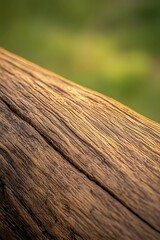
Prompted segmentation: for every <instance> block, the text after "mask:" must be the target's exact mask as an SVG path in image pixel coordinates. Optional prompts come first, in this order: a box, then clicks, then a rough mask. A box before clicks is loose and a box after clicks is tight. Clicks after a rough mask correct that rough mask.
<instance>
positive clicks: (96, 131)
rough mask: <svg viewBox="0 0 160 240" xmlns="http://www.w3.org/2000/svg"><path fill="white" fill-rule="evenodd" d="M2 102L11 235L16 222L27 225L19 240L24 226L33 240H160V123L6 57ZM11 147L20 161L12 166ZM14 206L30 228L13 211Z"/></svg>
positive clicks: (1, 64)
mask: <svg viewBox="0 0 160 240" xmlns="http://www.w3.org/2000/svg"><path fill="white" fill-rule="evenodd" d="M0 99H1V100H2V102H1V111H0V118H1V125H0V131H1V136H2V137H1V139H0V146H1V144H2V147H1V151H0V157H1V158H2V161H1V164H2V168H0V169H1V170H0V176H1V175H2V176H3V178H4V176H5V181H4V180H3V183H4V184H5V185H6V186H7V187H6V189H7V193H8V192H9V194H8V195H9V200H8V198H7V203H6V202H5V201H3V206H4V207H3V208H1V206H0V218H2V220H3V221H4V223H3V224H2V225H0V230H1V229H2V230H3V235H4V232H5V230H6V229H7V228H8V229H10V230H9V231H10V235H11V236H13V237H12V238H13V239H16V237H14V236H15V234H14V233H13V226H12V222H14V221H15V223H14V224H15V225H16V226H17V227H18V222H19V221H21V222H22V225H21V226H20V229H18V230H17V233H16V234H17V239H19V238H18V236H20V239H25V238H23V237H22V232H23V231H22V229H23V225H24V226H27V229H29V234H31V236H32V238H33V239H36V238H35V236H37V239H52V238H53V239H158V236H159V235H160V234H159V232H160V187H159V186H160V125H159V124H158V123H155V122H153V121H151V120H149V119H147V118H145V117H143V116H141V115H139V114H137V113H135V112H134V111H132V110H130V109H129V108H127V107H125V106H123V105H122V104H120V103H118V102H116V101H115V100H113V99H111V98H106V97H104V96H102V95H100V94H98V93H96V92H93V91H91V90H88V89H85V88H83V87H81V86H78V85H76V84H74V83H71V82H69V81H67V80H65V79H63V78H61V77H60V76H58V75H55V74H52V73H50V72H49V71H46V70H43V69H42V68H40V67H38V66H36V65H34V64H32V63H29V62H27V61H25V60H24V59H22V58H19V57H17V56H15V55H13V54H10V53H8V52H7V51H5V50H0ZM1 116H2V117H1ZM11 119H12V121H11ZM29 132H30V133H32V134H30V133H29ZM22 138H23V140H22ZM15 139H19V140H18V142H17V141H15ZM11 140H13V142H11ZM13 143H14V144H13ZM4 148H5V149H6V152H8V156H10V155H13V158H12V159H13V161H9V158H6V157H5V158H4ZM2 149H3V151H2ZM48 151H49V152H48ZM5 156H6V155H5ZM59 161H60V162H61V163H59ZM62 162H63V163H62ZM7 164H8V165H7ZM57 165H58V166H61V167H60V168H59V170H58V171H59V172H56V173H57V175H54V174H53V172H54V173H55V171H57V170H55V169H56V167H55V166H57ZM65 166H66V167H65ZM53 169H54V171H53ZM68 169H69V172H68ZM9 170H11V173H9ZM26 170H27V171H26ZM52 171H53V172H52ZM31 176H32V177H31ZM73 176H74V179H73ZM68 177H69V179H68ZM13 179H14V183H15V184H16V186H13V184H12V180H13ZM77 179H80V180H79V181H78V182H77ZM61 181H62V185H61ZM45 182H46V183H48V186H47V185H46V184H45ZM24 183H25V184H24ZM21 184H22V188H23V191H24V193H25V195H24V193H23V191H22V188H20V189H19V187H20V185H21ZM57 184H58V186H57ZM2 185H3V184H2ZM49 186H52V188H51V187H49ZM62 186H63V187H62ZM64 186H65V187H67V188H68V189H69V193H68V192H67V190H66V189H65V187H64ZM29 187H31V189H32V191H31V196H29V195H30V188H29ZM54 187H55V189H56V192H54V190H53V188H54ZM92 188H94V191H93V190H92ZM71 189H72V190H71ZM79 189H80V190H79ZM47 191H49V193H50V194H51V199H50V200H49V201H48V202H49V203H46V201H45V196H46V195H47ZM23 195H24V196H23ZM0 196H3V194H1V195H0ZM77 196H79V199H78V200H77ZM40 197H41V198H42V199H40ZM13 199H14V201H13ZM39 199H40V200H39ZM75 199H76V200H75ZM97 199H98V200H97ZM74 200H75V201H74ZM10 201H11V203H10ZM66 202H67V204H66ZM35 203H36V205H35ZM23 204H24V205H23ZM41 205H42V206H43V208H42V209H41ZM92 205H94V207H93V208H91V206H92ZM6 206H8V207H6ZM9 206H15V209H16V212H18V213H19V214H20V218H21V220H20V219H16V217H15V218H14V216H15V215H16V212H15V214H13V217H12V216H11V214H9V210H8V213H6V214H5V213H4V212H5V210H4V209H5V208H7V209H9ZM25 206H27V208H26V209H25ZM35 206H36V207H35ZM27 209H28V210H27ZM21 211H22V213H20V212H21ZM29 211H30V212H33V213H34V214H33V215H34V216H35V219H38V220H35V219H33V218H32V214H30V212H29ZM53 212H54V216H55V218H54V219H56V220H55V221H53V219H52V220H51V216H50V215H53V214H52V213H53ZM7 214H8V215H9V218H10V219H11V221H10V222H8V220H6V219H7ZM1 216H2V217H1ZM26 216H28V217H26ZM9 218H8V219H9ZM29 218H32V221H33V226H32V224H29V220H28V219H29ZM16 221H17V222H16ZM52 221H53V222H52ZM39 223H40V224H39ZM48 223H49V224H48ZM115 226H116V229H115ZM89 229H90V230H89ZM9 231H8V234H9ZM43 232H44V233H43ZM12 233H13V234H12ZM0 237H1V234H0ZM2 238H3V236H2ZM32 238H31V239H32ZM5 239H7V237H6V238H5Z"/></svg>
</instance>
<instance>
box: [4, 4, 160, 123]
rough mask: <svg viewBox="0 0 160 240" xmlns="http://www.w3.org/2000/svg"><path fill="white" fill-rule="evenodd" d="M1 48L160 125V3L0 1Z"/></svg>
mask: <svg viewBox="0 0 160 240" xmlns="http://www.w3.org/2000/svg"><path fill="white" fill-rule="evenodd" d="M0 45H1V46H2V47H4V48H6V49H8V50H10V51H12V52H14V53H16V54H19V55H21V56H22V57H25V58H27V59H29V60H30V61H32V62H35V63H37V64H39V65H41V66H43V67H45V68H48V69H50V70H52V71H54V72H56V73H58V74H60V75H63V76H65V77H66V78H68V79H71V80H72V81H76V82H77V83H79V84H81V85H84V86H87V87H89V88H91V89H94V90H97V91H99V92H101V93H103V94H105V95H108V96H111V97H113V98H115V99H117V100H118V101H120V102H122V103H124V104H125V105H128V106H129V107H131V108H133V109H135V110H136V111H138V112H140V113H141V114H143V115H145V116H147V117H149V118H152V119H154V120H156V121H159V122H160V1H158V0H112V1H107V0H99V1H97V0H81V1H78V0H67V1H66V0H61V1H58V0H57V1H55V0H45V1H40V0H0Z"/></svg>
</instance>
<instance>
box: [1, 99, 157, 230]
mask: <svg viewBox="0 0 160 240" xmlns="http://www.w3.org/2000/svg"><path fill="white" fill-rule="evenodd" d="M0 99H1V100H2V101H3V102H4V104H6V105H7V107H8V108H9V109H10V110H11V111H12V112H13V113H14V114H15V115H16V116H17V117H19V118H21V119H22V120H23V121H25V122H27V123H28V124H29V125H30V126H32V127H33V128H34V129H35V130H36V131H37V132H38V133H39V134H40V135H41V137H42V138H43V139H44V140H45V141H46V142H47V144H48V145H49V146H51V147H52V148H54V150H55V151H57V152H58V153H59V154H60V155H61V156H62V157H63V158H64V159H65V160H66V161H68V162H69V163H70V164H71V165H72V166H73V167H74V168H76V170H77V171H79V172H80V173H82V174H83V175H85V176H86V177H87V178H88V179H89V180H90V181H92V182H93V183H94V184H96V185H97V186H98V187H100V188H101V189H103V190H104V191H105V192H106V193H107V194H109V195H110V196H111V197H112V198H113V199H115V200H116V201H118V202H119V203H120V204H122V205H123V206H124V207H125V208H126V209H127V210H128V211H130V212H131V213H132V214H133V215H134V216H136V217H137V218H139V219H140V220H141V221H142V222H144V223H145V224H147V225H148V226H149V227H150V228H152V229H153V230H155V231H156V232H158V233H160V231H159V230H158V229H156V228H155V227H154V226H153V225H152V224H150V223H149V222H148V221H147V220H145V219H143V218H142V217H141V216H139V215H138V214H137V213H136V212H135V211H134V210H132V209H131V208H130V207H128V205H127V204H126V203H125V202H123V201H122V200H121V199H119V198H118V197H117V196H116V195H115V194H114V193H113V192H112V191H110V190H109V189H107V188H106V187H105V186H103V185H102V184H101V183H100V182H99V181H98V180H97V179H96V178H95V177H94V176H91V175H89V174H88V173H87V172H86V171H85V170H83V169H82V168H81V167H80V166H78V165H77V164H75V163H74V162H73V161H72V160H71V159H70V158H69V157H68V156H66V155H65V154H64V152H63V151H62V150H61V149H60V148H58V147H57V146H55V145H54V144H53V142H52V141H51V140H50V139H49V138H48V137H47V136H45V135H44V134H43V133H41V132H40V131H39V129H38V128H37V127H36V126H35V125H34V124H33V123H32V122H31V121H30V120H29V119H28V118H27V117H26V116H25V115H23V114H22V113H21V112H19V111H18V110H17V109H16V108H15V107H14V106H13V105H11V103H9V102H7V100H4V99H3V98H2V97H0Z"/></svg>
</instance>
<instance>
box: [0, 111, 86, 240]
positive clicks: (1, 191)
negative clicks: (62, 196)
mask: <svg viewBox="0 0 160 240" xmlns="http://www.w3.org/2000/svg"><path fill="white" fill-rule="evenodd" d="M14 114H15V113H14ZM16 116H17V115H16ZM18 117H19V116H18ZM0 154H1V155H2V156H3V157H4V158H5V159H7V160H8V161H9V164H10V165H11V167H12V168H13V169H14V170H15V168H14V166H13V164H12V161H13V160H12V159H11V157H10V156H9V155H8V153H7V152H6V151H5V150H4V149H2V148H0ZM5 187H7V188H8V189H9V190H10V191H11V192H12V194H13V195H14V197H15V199H16V201H17V202H19V204H20V205H21V206H22V207H23V209H25V210H26V212H27V213H28V215H29V216H30V217H31V218H32V220H33V221H34V222H35V224H36V225H37V226H38V228H39V229H40V230H41V233H42V235H44V236H45V237H46V239H47V240H57V237H55V236H53V235H52V234H51V233H49V231H48V230H47V229H46V228H45V226H44V224H42V223H41V221H40V220H39V218H38V217H37V216H36V215H35V214H34V213H33V211H32V209H31V208H29V207H28V206H27V205H26V204H25V202H24V201H23V199H22V197H21V196H20V195H19V194H16V192H15V191H13V190H12V189H11V188H10V187H9V186H8V185H7V186H6V185H5V183H4V180H3V178H2V176H0V199H1V200H2V199H5ZM50 213H51V216H52V218H53V219H54V221H55V222H58V224H62V223H61V222H60V221H59V220H58V219H57V217H56V216H55V215H54V214H53V212H51V211H50ZM67 229H68V231H69V233H70V236H71V239H73V240H76V239H77V238H76V236H77V237H78V239H82V240H83V238H82V236H80V235H79V233H77V232H75V231H74V230H73V229H72V228H67ZM23 233H24V235H23V239H24V240H25V239H28V235H27V234H25V231H24V229H23ZM19 234H21V233H19ZM29 237H31V236H29ZM33 239H35V237H33Z"/></svg>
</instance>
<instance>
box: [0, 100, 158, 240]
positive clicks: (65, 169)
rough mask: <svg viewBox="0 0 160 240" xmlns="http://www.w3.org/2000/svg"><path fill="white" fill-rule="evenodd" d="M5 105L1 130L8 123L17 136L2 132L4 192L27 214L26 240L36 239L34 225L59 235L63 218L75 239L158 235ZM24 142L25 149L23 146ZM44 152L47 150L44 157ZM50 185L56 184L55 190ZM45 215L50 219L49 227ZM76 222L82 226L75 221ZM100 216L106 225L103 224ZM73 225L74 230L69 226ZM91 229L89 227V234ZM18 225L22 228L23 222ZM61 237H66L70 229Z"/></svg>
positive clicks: (18, 208) (21, 214) (23, 215)
mask: <svg viewBox="0 0 160 240" xmlns="http://www.w3.org/2000/svg"><path fill="white" fill-rule="evenodd" d="M4 106H5V105H4V104H3V103H2V104H1V109H3V112H2V114H1V119H0V123H1V126H2V129H6V126H7V127H9V128H10V132H11V134H12V136H14V137H15V138H16V141H13V139H7V140H6V135H7V133H3V134H1V135H2V140H1V143H2V145H1V147H0V149H1V151H0V153H1V171H2V174H3V175H2V179H3V183H4V182H5V188H6V190H5V191H4V194H6V195H9V200H8V202H7V203H8V204H9V203H10V205H11V207H12V208H13V207H14V209H16V211H19V212H18V213H17V214H18V215H20V216H19V217H20V219H23V221H22V220H21V221H22V223H23V222H25V224H26V227H27V229H28V231H27V234H28V235H25V237H26V239H27V237H28V236H29V237H30V238H31V239H35V229H34V228H36V227H37V229H38V230H39V231H40V230H41V234H42V237H46V235H45V234H46V232H47V236H49V235H50V236H53V237H54V238H55V239H56V238H57V239H61V238H59V235H60V234H61V232H58V235H57V236H55V235H53V234H55V233H54V232H52V227H53V225H54V224H56V222H57V223H58V224H59V225H60V223H59V219H61V221H63V225H62V223H61V225H62V227H61V228H62V229H63V227H64V228H66V229H67V230H68V232H69V234H70V236H69V239H74V237H72V235H75V236H76V237H77V238H76V237H75V239H106V238H110V239H125V238H126V239H127V238H128V239H135V238H136V239H141V238H142V236H143V237H145V238H146V239H147V238H150V239H156V237H158V235H157V234H158V233H156V231H154V230H152V229H150V228H149V227H148V226H147V225H146V224H145V223H143V222H142V221H140V220H139V219H137V218H136V217H135V216H134V215H133V214H131V213H130V212H129V211H128V210H127V209H125V208H124V207H123V206H121V204H119V203H118V202H117V201H116V200H114V199H113V198H112V197H111V196H110V195H108V194H107V193H106V192H104V191H103V190H101V189H100V188H99V187H98V186H97V185H96V184H95V183H94V182H92V181H90V180H88V178H86V177H85V175H84V174H82V173H80V172H79V171H77V169H75V168H74V167H72V166H71V165H70V164H69V163H68V162H67V161H66V160H65V159H64V158H63V157H62V156H61V155H60V154H59V153H58V152H55V150H54V149H53V148H52V147H51V146H50V145H48V144H47V143H46V142H45V140H44V139H43V137H42V136H41V135H40V134H39V133H38V132H37V131H36V130H35V129H34V128H33V127H31V126H30V125H29V124H28V123H26V122H24V121H23V120H22V119H20V118H19V117H18V116H16V115H15V114H13V113H12V112H11V111H10V110H9V109H8V107H4ZM13 123H14V124H13ZM29 136H32V141H31V140H29V141H27V140H28V139H30V138H29ZM33 139H34V141H33ZM35 140H36V141H37V142H36V141H35ZM24 143H25V146H26V149H27V150H26V151H25V148H24V147H23V144H24ZM26 143H27V144H26ZM20 147H21V148H20ZM5 149H6V150H5ZM8 149H9V150H8ZM2 152H3V153H2ZM43 152H47V154H46V155H45V156H43V157H42V156H41V154H42V153H43ZM53 156H54V159H53ZM39 157H41V159H40V158H39ZM37 159H38V160H37ZM8 165H9V166H8ZM53 166H54V167H55V168H53ZM52 171H53V172H52ZM59 180H61V182H59ZM41 181H42V182H41ZM48 183H49V186H50V187H49V188H48ZM57 184H58V185H57ZM52 187H53V188H55V189H54V190H53V189H52ZM11 188H12V189H11ZM42 190H43V192H41V191H42ZM13 193H14V194H13ZM4 194H3V195H4ZM14 195H15V196H14ZM70 195H71V196H70ZM77 195H78V196H77ZM75 201H76V202H77V204H75ZM55 205H56V206H55ZM5 206H6V205H5ZM50 208H51V209H50ZM22 210H23V211H22ZM46 211H47V212H46ZM52 211H53V212H52ZM24 212H25V213H24ZM82 213H83V214H82ZM14 214H16V213H12V218H13V216H14ZM46 214H47V215H46ZM52 214H54V215H55V216H56V217H54V222H52V219H51V220H50V218H51V217H52ZM26 215H27V217H26ZM72 215H73V216H72ZM68 216H69V218H68ZM30 218H31V219H32V222H31V219H30ZM72 218H73V219H72ZM2 219H3V218H2ZM24 219H25V220H24ZM46 219H47V221H49V220H50V227H48V226H49V225H48V224H47V223H48V222H47V221H46ZM14 221H15V220H14ZM45 221H46V222H45ZM74 221H76V223H77V225H78V224H79V226H77V225H74ZM99 221H100V222H101V224H102V226H99V224H100V222H99ZM30 223H32V224H30ZM33 223H34V224H33ZM137 223H138V225H137V226H136V224H137ZM72 224H73V226H72ZM110 224H111V226H110ZM28 225H29V226H28ZM34 225H35V226H34ZM73 227H74V232H73V231H72V230H71V229H72V228H73ZM114 227H115V228H116V229H115V230H114ZM30 228H31V229H30ZM69 229H70V230H69ZM79 229H80V230H79ZM88 229H90V231H89V233H88ZM127 229H128V230H127ZM18 230H19V229H18ZM20 230H21V231H22V230H23V228H22V227H21V228H20ZM38 230H37V231H38ZM113 230H114V231H113ZM44 231H45V234H44ZM59 231H60V230H59ZM78 231H81V232H78ZM132 231H133V233H132V234H131V232H132ZM144 232H145V234H144ZM33 233H34V235H33V236H32V234H33ZM38 233H39V232H38ZM38 233H37V232H36V234H37V239H39V238H40V236H41V235H40V233H39V235H38ZM18 234H19V235H20V236H21V234H22V232H20V231H18ZM23 234H24V233H23ZM88 234H90V235H88ZM121 234H122V235H121ZM132 235H133V236H132ZM156 235H157V236H156ZM80 236H81V237H80ZM54 238H53V239H54ZM13 239H14V238H13ZM22 239H23V237H22ZM24 239H25V238H24ZM44 239H45V238H44ZM47 239H48V238H47ZM62 239H67V238H66V234H65V235H64V236H63V238H62Z"/></svg>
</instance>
